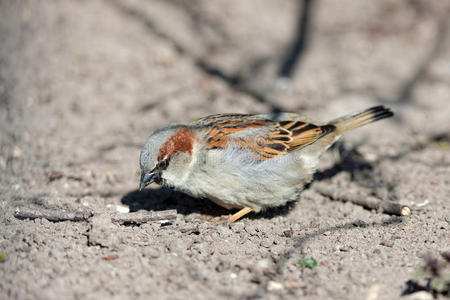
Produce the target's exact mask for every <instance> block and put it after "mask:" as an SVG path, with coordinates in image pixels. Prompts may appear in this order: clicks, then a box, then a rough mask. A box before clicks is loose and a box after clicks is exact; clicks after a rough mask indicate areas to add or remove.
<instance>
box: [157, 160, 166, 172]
mask: <svg viewBox="0 0 450 300" xmlns="http://www.w3.org/2000/svg"><path fill="white" fill-rule="evenodd" d="M167 165H168V162H167V159H163V160H162V161H160V162H158V164H157V165H156V169H158V170H163V169H165V168H167Z"/></svg>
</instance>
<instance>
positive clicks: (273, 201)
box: [139, 106, 393, 223]
mask: <svg viewBox="0 0 450 300" xmlns="http://www.w3.org/2000/svg"><path fill="white" fill-rule="evenodd" d="M391 116H393V113H392V112H391V111H390V110H389V109H388V108H385V107H383V106H375V107H372V108H369V109H366V110H363V111H359V112H356V113H352V114H348V115H345V116H343V117H341V118H337V119H334V120H332V121H330V122H327V123H320V122H314V121H311V120H309V119H308V118H306V117H304V116H302V115H299V114H296V113H274V114H257V115H252V114H235V113H226V114H216V115H211V116H207V117H204V118H201V119H198V120H195V121H193V122H191V123H190V124H188V125H182V124H173V125H169V126H167V127H164V128H162V129H159V130H156V131H155V132H154V133H153V134H152V135H151V136H150V137H149V138H148V139H147V141H146V142H145V144H144V146H143V147H142V150H141V153H140V167H141V172H142V173H141V181H140V188H139V189H140V190H142V189H143V188H144V187H146V186H147V185H148V184H150V183H151V182H156V183H158V184H161V185H163V186H167V187H171V188H174V189H176V190H179V191H181V192H184V193H186V194H188V195H190V196H192V197H195V198H208V199H210V200H212V201H214V202H215V203H216V204H218V205H220V206H222V207H225V208H227V209H236V208H237V209H240V210H239V211H238V212H237V213H235V214H233V215H232V216H230V217H229V218H228V222H230V223H232V222H235V221H237V220H238V219H239V218H241V217H242V216H244V215H246V214H248V213H249V212H251V211H253V212H256V213H257V212H260V211H261V210H264V209H266V208H269V207H276V206H281V205H284V204H286V203H287V202H288V201H294V200H296V199H297V198H298V196H299V194H300V192H301V191H302V189H303V187H304V186H305V184H307V183H309V182H310V181H311V180H312V179H313V174H314V172H315V171H316V170H317V166H318V163H319V158H320V156H321V154H322V153H323V152H324V151H325V150H327V149H328V148H329V147H330V146H331V145H332V144H333V143H334V142H335V141H336V140H337V139H339V137H340V136H341V135H342V134H343V133H345V132H347V131H350V130H353V129H355V128H358V127H361V126H364V125H366V124H369V123H372V122H375V121H378V120H381V119H384V118H388V117H391Z"/></svg>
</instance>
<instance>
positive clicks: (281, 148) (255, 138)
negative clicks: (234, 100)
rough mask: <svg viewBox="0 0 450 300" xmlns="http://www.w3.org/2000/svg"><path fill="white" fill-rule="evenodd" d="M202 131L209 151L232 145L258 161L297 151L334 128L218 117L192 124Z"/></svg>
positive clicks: (246, 117) (239, 116) (257, 118)
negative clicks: (249, 153)
mask: <svg viewBox="0 0 450 300" xmlns="http://www.w3.org/2000/svg"><path fill="white" fill-rule="evenodd" d="M192 125H194V126H198V127H199V128H201V129H202V130H204V131H205V133H206V137H207V142H206V147H207V148H208V149H225V148H226V147H227V146H230V145H233V146H235V147H236V146H237V147H239V148H242V149H245V150H248V151H250V152H251V153H253V155H254V156H255V157H256V158H257V159H258V160H266V159H269V158H275V157H277V156H280V155H284V154H286V153H289V152H292V151H296V150H300V149H302V148H304V147H305V146H307V145H310V144H312V143H314V142H315V141H317V140H318V139H319V138H321V137H322V136H324V135H326V134H328V133H330V132H332V131H334V130H335V129H336V128H335V126H333V125H324V126H320V125H315V124H312V123H310V122H303V121H295V120H292V121H279V122H277V121H273V120H270V119H266V118H264V117H262V116H261V115H245V114H219V115H212V116H208V117H205V118H202V119H199V120H197V121H195V122H194V123H192Z"/></svg>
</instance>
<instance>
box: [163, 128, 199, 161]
mask: <svg viewBox="0 0 450 300" xmlns="http://www.w3.org/2000/svg"><path fill="white" fill-rule="evenodd" d="M194 140H195V133H194V132H193V131H192V130H190V129H189V128H187V127H183V128H180V129H178V130H177V131H176V132H175V133H174V134H173V135H172V136H171V137H170V138H169V139H168V140H167V141H166V142H165V143H164V144H163V145H162V146H161V149H160V150H159V155H158V161H161V160H163V159H168V158H170V157H172V156H173V155H174V154H175V153H178V152H189V153H191V154H192V149H193V148H194Z"/></svg>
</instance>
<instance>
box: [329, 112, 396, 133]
mask: <svg viewBox="0 0 450 300" xmlns="http://www.w3.org/2000/svg"><path fill="white" fill-rule="evenodd" d="M393 115H394V113H393V112H392V111H391V110H390V109H389V108H386V107H384V106H381V105H380V106H374V107H371V108H368V109H365V110H363V111H359V112H355V113H351V114H349V115H345V116H343V117H341V118H338V119H335V120H333V121H331V122H329V124H330V125H334V126H336V128H337V131H338V132H339V133H340V134H342V133H344V132H347V131H350V130H353V129H355V128H358V127H361V126H364V125H367V124H370V123H373V122H375V121H378V120H382V119H385V118H389V117H392V116H393Z"/></svg>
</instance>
